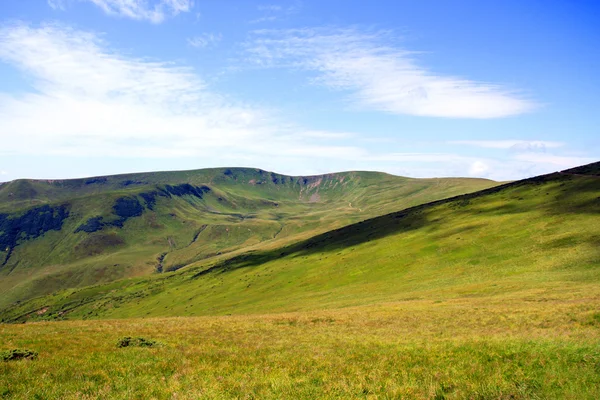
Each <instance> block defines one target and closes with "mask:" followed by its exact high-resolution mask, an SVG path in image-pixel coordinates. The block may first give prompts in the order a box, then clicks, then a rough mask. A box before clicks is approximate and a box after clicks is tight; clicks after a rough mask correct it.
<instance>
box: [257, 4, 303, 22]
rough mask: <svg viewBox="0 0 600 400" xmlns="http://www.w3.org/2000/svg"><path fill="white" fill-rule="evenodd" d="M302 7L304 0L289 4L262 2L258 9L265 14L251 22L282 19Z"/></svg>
mask: <svg viewBox="0 0 600 400" xmlns="http://www.w3.org/2000/svg"><path fill="white" fill-rule="evenodd" d="M301 7H302V2H301V1H299V0H296V1H294V2H292V3H291V4H288V5H284V4H260V5H259V6H258V7H257V9H258V11H260V12H261V13H262V14H263V16H262V17H259V18H256V19H253V20H252V21H250V23H251V24H258V23H261V22H273V21H277V20H281V19H284V18H286V17H289V16H290V15H292V14H295V13H297V12H298V11H300V8H301Z"/></svg>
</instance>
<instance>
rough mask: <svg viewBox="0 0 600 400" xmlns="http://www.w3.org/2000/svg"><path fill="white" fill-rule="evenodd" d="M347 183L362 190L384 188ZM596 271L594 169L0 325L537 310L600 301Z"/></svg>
mask: <svg viewBox="0 0 600 400" xmlns="http://www.w3.org/2000/svg"><path fill="white" fill-rule="evenodd" d="M350 174H351V175H352V174H356V175H354V176H355V177H359V176H360V177H361V179H360V180H361V181H362V180H363V178H362V177H363V176H365V178H364V180H367V179H368V178H366V177H367V176H368V177H370V178H371V179H384V178H383V177H382V176H381V175H377V174H375V175H372V174H366V175H361V174H358V173H350ZM347 176H348V175H335V178H334V176H332V177H331V178H330V179H331V181H330V182H331V183H330V184H329V187H331V189H330V190H332V192H330V193H328V194H327V195H326V196H327V197H326V198H327V200H321V201H324V203H325V204H328V201H329V202H331V203H333V204H335V200H334V199H335V196H336V195H339V196H340V197H342V198H344V196H347V195H344V194H343V190H341V189H340V190H339V191H338V192H336V191H335V190H334V189H333V187H336V184H335V183H334V182H336V183H337V187H338V188H339V187H340V185H341V183H343V182H342V177H344V182H347V179H348V178H347ZM322 179H323V180H324V179H325V178H322ZM385 179H388V180H389V182H390V183H391V182H392V181H393V180H394V179H396V178H393V177H387V176H386V178H385ZM399 179H404V178H399ZM351 181H352V182H356V181H358V178H354V179H352V180H351ZM416 182H420V181H416ZM321 184H323V182H321ZM363 184H364V183H363ZM244 187H245V186H244ZM326 187H327V186H326ZM342 187H343V186H342ZM368 187H369V186H368V185H367V188H368ZM377 187H381V186H377ZM252 188H254V187H252ZM371 190H374V189H371ZM390 190H391V189H390ZM368 191H369V189H365V192H368ZM299 192H300V189H299V190H298V192H296V193H299ZM324 192H325V191H324ZM319 193H321V192H319ZM382 193H387V192H386V191H382ZM323 194H324V196H323V197H325V193H323ZM309 195H310V196H313V194H312V193H310V192H309V193H307V194H306V196H309ZM309 198H310V197H309ZM368 198H369V197H365V198H364V200H363V201H364V203H360V207H361V208H362V207H363V206H364V204H367V202H368V201H367V199H368ZM377 199H378V200H379V201H382V200H381V196H378V197H377ZM272 201H276V200H272ZM277 201H281V200H277ZM346 201H347V200H346ZM352 201H357V200H355V198H352ZM295 204H296V203H295ZM302 204H305V203H302ZM308 204H310V203H308ZM333 204H331V205H332V209H335V206H333ZM381 204H387V203H385V202H382V203H381ZM357 206H358V204H357V205H354V204H353V207H357ZM338 207H341V206H339V205H338ZM348 207H349V206H348ZM400 208H401V207H400ZM296 215H298V214H296ZM350 219H351V218H349V217H346V219H345V221H349V220H350ZM324 220H325V219H324ZM296 238H297V237H296ZM599 265H600V163H595V164H590V165H588V166H583V167H580V168H575V169H571V170H567V171H563V172H557V173H553V174H548V175H543V176H539V177H535V178H530V179H525V180H521V181H517V182H512V183H508V184H503V185H499V186H496V187H493V188H488V189H485V190H482V191H479V192H476V193H470V194H464V195H459V196H455V197H452V198H449V199H443V200H437V201H433V202H430V203H427V204H421V205H417V206H413V207H408V208H406V209H403V210H401V211H397V212H394V213H390V214H386V215H383V216H378V217H375V218H371V219H367V220H363V221H360V222H358V223H354V224H350V225H347V226H343V227H340V228H337V229H334V230H331V231H328V232H325V233H321V234H318V235H315V236H313V237H310V238H306V239H300V240H296V239H295V240H294V241H291V240H290V241H289V243H287V244H286V243H285V241H282V242H275V243H271V244H270V246H262V248H244V250H243V251H240V252H234V253H231V254H229V255H223V256H221V257H216V258H212V259H206V260H200V261H197V262H194V263H192V264H191V265H189V266H188V267H186V268H184V269H181V270H178V271H175V272H171V273H165V274H161V275H153V276H150V277H142V278H133V279H125V280H120V281H116V282H113V283H110V284H104V285H94V286H90V287H86V288H80V289H76V290H67V291H62V292H59V293H55V294H53V295H52V296H46V297H41V298H37V299H34V300H31V301H29V302H25V303H22V304H20V305H13V306H11V307H9V308H6V309H5V310H4V311H3V312H2V314H1V315H2V318H3V319H4V320H5V321H24V320H35V319H64V318H70V319H80V318H127V317H141V316H188V315H223V314H248V313H267V312H269V313H270V312H284V311H285V312H288V311H298V310H318V309H332V308H340V307H348V306H359V305H369V304H378V303H387V302H397V301H407V300H417V299H426V300H436V301H447V300H452V299H459V298H477V297H482V298H485V297H493V298H512V297H517V298H519V299H521V300H522V299H531V301H537V300H536V299H552V298H554V297H556V296H561V295H564V294H569V295H570V296H576V297H578V298H580V299H586V298H597V297H598V296H600V285H599V283H600V269H598V266H599Z"/></svg>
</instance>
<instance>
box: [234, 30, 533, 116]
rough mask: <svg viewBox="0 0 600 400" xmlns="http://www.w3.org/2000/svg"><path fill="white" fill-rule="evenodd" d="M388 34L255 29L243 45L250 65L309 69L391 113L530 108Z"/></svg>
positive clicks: (507, 112)
mask: <svg viewBox="0 0 600 400" xmlns="http://www.w3.org/2000/svg"><path fill="white" fill-rule="evenodd" d="M389 36H390V35H389V33H386V32H366V33H365V32H361V31H359V30H358V29H330V28H319V29H293V30H259V31H255V32H254V34H253V37H252V39H251V40H250V41H248V42H247V43H246V46H245V47H246V52H247V54H248V59H249V61H251V62H252V63H253V64H254V65H257V66H261V67H294V68H302V69H305V70H309V71H313V72H315V73H316V74H317V76H316V78H315V79H314V81H315V82H316V83H318V84H320V85H323V86H326V87H329V88H332V89H338V90H346V91H350V92H352V99H353V100H354V102H356V103H357V104H359V105H361V106H364V107H367V108H370V109H376V110H381V111H385V112H389V113H393V114H408V115H416V116H430V117H454V118H498V117H506V116H511V115H517V114H522V113H525V112H528V111H531V110H532V109H534V108H535V104H534V103H533V102H532V101H530V100H528V99H526V98H524V97H523V96H521V95H519V94H518V93H516V92H515V91H512V90H509V89H506V88H503V87H502V86H500V85H495V84H490V83H485V82H476V81H472V80H468V79H463V78H457V77H452V76H443V75H440V74H436V73H435V72H433V71H428V70H426V69H425V68H423V67H420V66H419V65H418V64H417V62H416V61H415V59H414V53H411V52H408V51H406V50H402V49H400V48H397V47H395V46H394V45H393V44H390V43H391V42H392V41H391V40H390V37H389Z"/></svg>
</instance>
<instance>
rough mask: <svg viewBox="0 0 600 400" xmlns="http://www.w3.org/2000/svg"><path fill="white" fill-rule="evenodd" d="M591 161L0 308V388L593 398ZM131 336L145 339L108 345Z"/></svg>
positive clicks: (599, 280) (599, 355)
mask: <svg viewBox="0 0 600 400" xmlns="http://www.w3.org/2000/svg"><path fill="white" fill-rule="evenodd" d="M599 176H600V163H598V164H595V165H592V166H586V167H585V168H583V169H576V170H572V171H568V172H563V173H555V174H550V175H546V176H543V177H538V178H533V179H529V180H525V181H519V182H514V183H511V184H507V185H503V186H498V187H494V188H491V189H487V190H485V191H482V192H478V193H474V194H468V195H463V196H458V197H455V198H451V199H447V200H441V201H437V202H434V203H429V204H424V205H421V206H416V207H413V208H409V209H406V210H402V211H398V212H395V213H392V214H388V215H384V216H379V217H376V218H372V219H368V220H365V221H362V222H359V223H356V224H352V225H348V226H345V227H341V228H339V229H336V230H333V231H329V232H325V233H322V234H319V235H316V236H313V237H310V238H304V237H302V236H300V237H294V236H290V237H288V239H287V240H281V241H271V242H269V241H266V242H263V243H262V244H260V245H256V246H255V247H252V246H249V247H246V248H243V249H239V250H237V251H233V252H231V253H229V254H221V255H218V256H216V257H214V258H211V259H206V260H199V261H197V262H195V263H192V264H191V265H189V266H186V267H184V268H181V269H179V270H177V271H174V272H168V273H163V274H156V275H153V276H150V277H148V276H146V277H137V278H130V279H124V280H118V281H114V282H111V283H107V284H98V285H93V286H89V287H83V288H77V289H69V290H64V291H58V292H55V293H52V294H50V295H47V296H41V297H37V298H34V299H30V300H28V301H24V302H20V303H18V304H13V305H11V306H10V307H7V308H4V309H3V310H2V311H1V312H0V318H2V320H3V321H5V322H25V323H24V324H1V325H0V343H1V345H0V350H10V349H13V348H21V349H28V350H33V351H36V352H38V353H39V356H38V358H37V359H35V360H22V361H9V362H3V363H0V369H1V373H0V394H2V395H3V396H4V397H7V398H61V399H63V398H64V399H81V398H90V399H91V398H98V397H100V398H121V399H132V398H133V399H148V398H156V399H172V398H180V399H196V398H208V399H211V398H214V399H228V398H240V399H251V398H256V399H259V398H260V399H262V398H267V399H269V398H272V399H279V398H289V399H296V398H340V399H346V398H365V399H395V398H407V399H559V398H560V399H563V398H565V399H597V398H599V397H600V177H599ZM125 336H131V337H143V338H146V339H149V340H157V341H158V342H159V345H157V346H155V347H131V348H130V347H127V348H119V347H117V341H118V340H119V339H120V338H122V337H125Z"/></svg>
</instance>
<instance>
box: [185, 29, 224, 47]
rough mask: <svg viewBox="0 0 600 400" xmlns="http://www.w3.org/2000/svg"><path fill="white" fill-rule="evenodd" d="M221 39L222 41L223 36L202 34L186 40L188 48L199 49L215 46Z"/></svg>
mask: <svg viewBox="0 0 600 400" xmlns="http://www.w3.org/2000/svg"><path fill="white" fill-rule="evenodd" d="M221 39H223V36H222V35H221V34H220V33H216V34H215V33H203V34H202V35H198V36H194V37H191V38H188V40H187V42H188V44H189V45H190V46H192V47H196V48H199V49H201V48H206V47H212V46H215V45H216V44H217V43H219V42H220V41H221Z"/></svg>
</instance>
